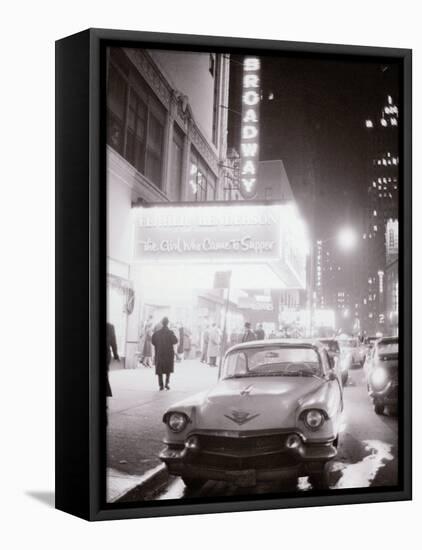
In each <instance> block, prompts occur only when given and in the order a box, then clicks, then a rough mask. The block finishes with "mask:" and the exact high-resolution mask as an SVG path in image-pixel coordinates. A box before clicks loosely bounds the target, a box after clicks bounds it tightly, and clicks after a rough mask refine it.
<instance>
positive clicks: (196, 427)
mask: <svg viewBox="0 0 422 550" xmlns="http://www.w3.org/2000/svg"><path fill="white" fill-rule="evenodd" d="M106 79H107V82H106V90H107V91H106V109H107V115H106V117H107V119H106V120H107V122H106V125H107V139H106V141H107V144H106V148H107V151H106V162H107V170H106V179H107V182H106V190H107V297H106V300H107V427H106V453H107V457H106V463H107V469H106V486H107V489H106V490H107V502H108V503H119V504H121V503H128V502H131V503H133V502H143V501H157V500H175V499H176V500H177V499H179V500H190V501H194V500H195V499H198V498H202V499H203V498H209V499H217V500H219V501H222V500H224V499H226V498H233V497H242V496H245V495H247V496H253V495H267V496H269V495H278V496H279V497H280V498H282V497H283V494H284V495H286V494H289V495H291V494H296V493H297V494H299V493H306V494H309V495H312V494H314V493H315V494H316V493H318V494H321V492H330V491H341V490H347V489H367V490H377V489H379V488H394V487H397V486H398V484H399V475H400V473H399V455H400V448H399V441H400V433H399V426H400V399H399V396H400V388H399V380H400V375H399V370H400V364H399V332H400V327H399V293H400V288H399V269H398V264H399V260H398V258H399V231H400V227H399V190H400V185H401V177H400V174H401V171H400V162H401V158H400V129H401V118H400V116H401V112H400V108H399V105H400V101H401V97H400V93H401V80H400V68H399V65H398V64H397V63H395V62H394V61H392V62H391V63H387V62H385V60H377V59H371V58H370V59H361V60H360V59H359V58H353V57H350V58H347V59H342V58H339V57H329V56H325V57H324V56H321V57H317V58H315V56H314V57H310V56H308V57H307V56H303V55H302V56H299V55H292V54H290V55H285V56H283V55H282V54H280V55H275V54H274V55H268V54H260V55H252V54H242V53H239V52H231V53H230V52H228V53H225V52H212V51H210V52H205V51H200V52H196V51H177V50H166V49H143V48H136V47H125V46H122V47H118V46H112V47H108V48H107V58H106Z"/></svg>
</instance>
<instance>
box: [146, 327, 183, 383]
mask: <svg viewBox="0 0 422 550" xmlns="http://www.w3.org/2000/svg"><path fill="white" fill-rule="evenodd" d="M161 324H162V325H163V326H162V328H161V329H159V330H157V331H156V332H154V334H153V335H152V345H153V346H154V348H155V374H156V375H157V376H158V385H159V387H160V391H161V390H163V389H164V387H165V388H166V390H169V389H170V386H169V384H170V373H172V372H173V370H174V354H175V350H174V346H175V345H176V344H177V342H178V340H177V337H176V335H175V334H174V332H173V331H172V330H170V329H169V328H168V324H169V320H168V318H167V317H164V318H163V320H162V321H161ZM163 374H165V375H166V379H165V385H164V381H163Z"/></svg>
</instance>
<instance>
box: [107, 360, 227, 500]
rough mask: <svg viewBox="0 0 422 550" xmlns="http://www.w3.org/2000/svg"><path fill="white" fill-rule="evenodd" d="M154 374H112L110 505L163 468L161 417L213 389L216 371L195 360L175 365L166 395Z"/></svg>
mask: <svg viewBox="0 0 422 550" xmlns="http://www.w3.org/2000/svg"><path fill="white" fill-rule="evenodd" d="M154 373H155V371H154V368H145V367H141V368H138V369H120V370H112V371H110V373H109V379H110V385H111V388H112V392H113V397H111V398H109V399H108V412H109V418H108V431H107V454H108V456H107V466H108V468H107V493H108V500H109V501H112V500H115V499H117V498H119V497H120V496H121V495H122V494H124V493H125V492H127V491H128V490H130V489H132V488H133V487H135V486H136V485H139V484H140V483H142V482H143V481H144V480H145V479H146V477H148V475H149V472H150V471H151V470H154V469H156V468H157V467H158V466H160V465H161V461H160V460H159V459H158V453H159V452H160V450H161V449H162V447H163V443H162V439H163V436H164V424H163V422H162V418H163V414H164V412H165V410H166V409H167V407H169V406H170V405H171V404H172V403H175V402H177V401H180V400H182V399H185V398H186V397H188V396H189V395H193V394H195V393H197V392H199V391H203V390H204V389H206V388H208V387H210V386H212V385H213V384H214V383H216V381H217V376H218V368H215V367H209V366H208V365H204V364H202V363H200V361H199V359H197V360H185V361H183V362H182V363H176V364H175V372H174V373H173V374H172V377H171V380H170V387H171V390H170V391H159V390H158V382H157V377H156V375H155V374H154Z"/></svg>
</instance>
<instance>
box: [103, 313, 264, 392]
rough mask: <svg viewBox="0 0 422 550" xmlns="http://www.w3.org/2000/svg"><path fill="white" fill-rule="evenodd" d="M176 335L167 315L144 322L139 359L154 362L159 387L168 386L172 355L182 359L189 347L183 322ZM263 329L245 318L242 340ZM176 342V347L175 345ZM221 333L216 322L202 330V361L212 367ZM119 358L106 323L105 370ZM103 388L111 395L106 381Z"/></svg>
mask: <svg viewBox="0 0 422 550" xmlns="http://www.w3.org/2000/svg"><path fill="white" fill-rule="evenodd" d="M177 332H178V336H179V337H177V336H176V334H175V332H174V331H173V330H171V328H170V327H169V319H168V317H163V319H162V320H161V321H160V322H159V323H157V324H155V325H154V321H153V317H152V315H150V316H149V317H148V319H147V321H146V323H145V325H144V330H143V334H142V340H141V348H142V351H141V354H140V362H141V364H142V365H144V366H145V367H148V368H152V367H153V365H155V374H156V375H157V377H158V387H159V389H160V391H162V390H164V389H166V390H169V389H170V375H171V373H172V372H173V371H174V363H175V359H176V360H177V361H181V360H182V358H183V357H184V355H185V354H186V353H187V352H190V349H191V335H190V331H188V330H187V329H186V328H184V327H183V326H182V325H180V326H179V328H178V329H177ZM264 338H265V332H264V330H263V327H262V324H258V325H257V327H256V329H255V331H254V330H252V326H251V323H249V322H246V323H245V325H244V331H243V334H242V336H241V340H240V341H241V342H250V341H252V340H263V339H264ZM176 346H177V347H176ZM222 348H223V334H222V331H221V329H220V328H219V327H218V326H217V324H216V323H213V324H212V325H211V327H209V326H207V327H206V328H205V330H204V332H203V337H202V350H201V363H206V364H208V365H210V366H211V367H216V366H217V358H218V357H219V356H220V355H221V353H222V352H223V351H224V350H223V349H222ZM112 357H114V358H115V359H118V358H119V355H118V352H117V345H116V336H115V332H114V327H113V325H112V324H110V323H107V373H108V368H109V364H110V361H111V358H112ZM106 392H107V395H108V396H111V388H110V384H109V382H108V376H107V387H106Z"/></svg>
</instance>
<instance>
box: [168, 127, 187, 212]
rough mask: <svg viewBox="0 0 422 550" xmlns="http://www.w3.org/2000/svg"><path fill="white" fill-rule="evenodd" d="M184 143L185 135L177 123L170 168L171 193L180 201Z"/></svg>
mask: <svg viewBox="0 0 422 550" xmlns="http://www.w3.org/2000/svg"><path fill="white" fill-rule="evenodd" d="M183 144H184V136H183V133H182V132H181V131H180V130H179V128H178V127H177V125H176V124H175V125H174V129H173V142H172V149H171V168H170V189H169V191H170V193H171V198H172V200H175V201H179V200H180V198H181V188H182V169H183Z"/></svg>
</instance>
